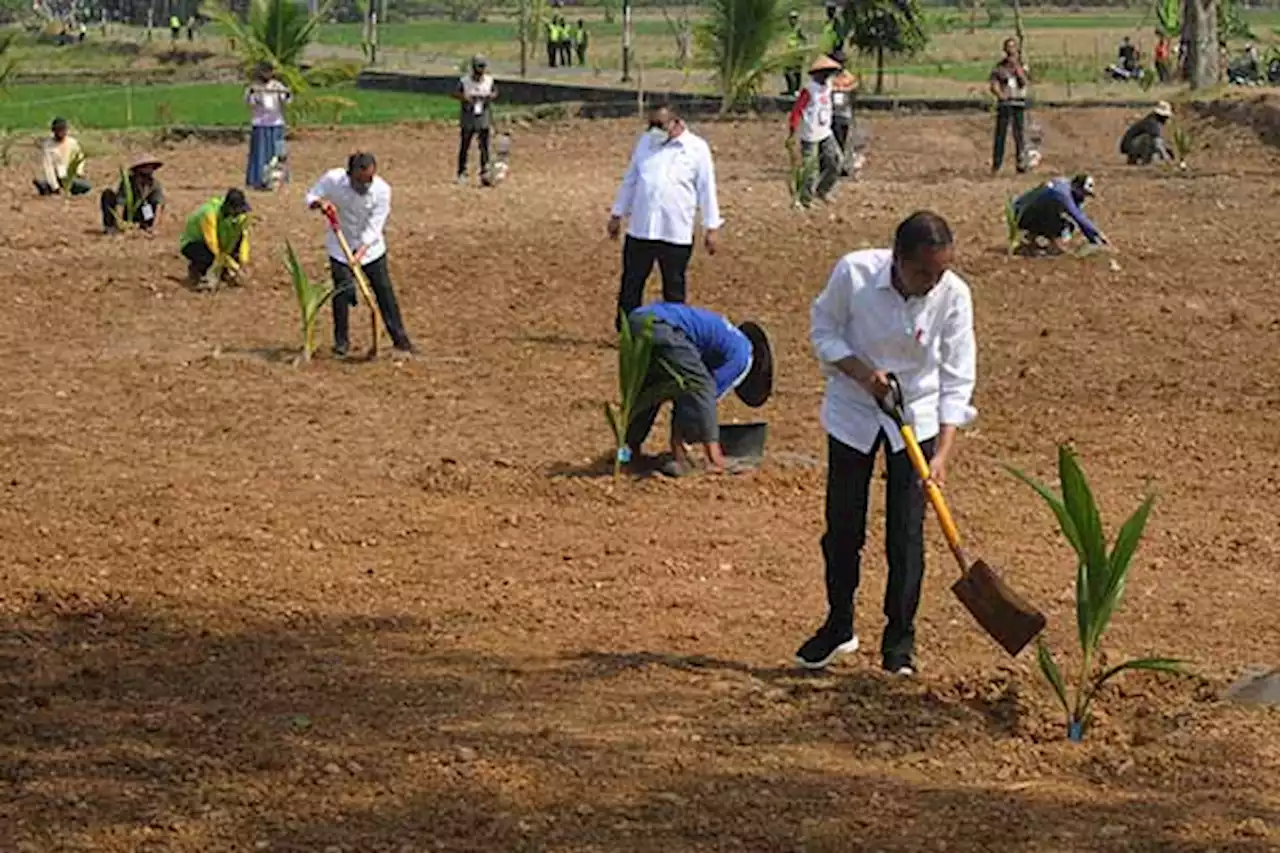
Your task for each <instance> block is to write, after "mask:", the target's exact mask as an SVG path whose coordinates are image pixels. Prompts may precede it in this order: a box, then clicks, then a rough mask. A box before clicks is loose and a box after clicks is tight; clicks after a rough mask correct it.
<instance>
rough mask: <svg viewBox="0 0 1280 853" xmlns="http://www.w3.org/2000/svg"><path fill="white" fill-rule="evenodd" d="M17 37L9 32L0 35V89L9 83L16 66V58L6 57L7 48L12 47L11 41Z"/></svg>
mask: <svg viewBox="0 0 1280 853" xmlns="http://www.w3.org/2000/svg"><path fill="white" fill-rule="evenodd" d="M17 38H18V34H17V33H9V34H8V35H6V36H3V37H0V89H4V88H6V87H7V86H8V85H9V78H10V77H12V76H13V71H14V69H15V68H17V67H18V60H16V59H11V58H9V57H6V56H5V54H7V53H8V52H9V48H11V47H13V42H14V40H16V39H17Z"/></svg>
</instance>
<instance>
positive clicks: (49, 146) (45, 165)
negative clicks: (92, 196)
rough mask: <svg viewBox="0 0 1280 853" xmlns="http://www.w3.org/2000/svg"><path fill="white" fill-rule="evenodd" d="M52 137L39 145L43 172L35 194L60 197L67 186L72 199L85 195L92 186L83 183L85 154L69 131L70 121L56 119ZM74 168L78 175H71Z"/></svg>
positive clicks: (46, 138) (85, 182) (51, 126)
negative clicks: (59, 194) (64, 186)
mask: <svg viewBox="0 0 1280 853" xmlns="http://www.w3.org/2000/svg"><path fill="white" fill-rule="evenodd" d="M50 133H51V134H52V135H51V136H47V137H45V138H44V139H43V140H41V142H40V157H41V170H40V177H38V178H36V179H35V185H36V192H38V193H40V195H57V194H58V193H60V192H62V185H63V183H64V182H67V179H68V178H70V181H69V182H68V189H69V190H70V193H71V195H84V194H85V193H87V192H88V191H89V183H88V181H86V180H84V177H83V176H84V150H83V149H81V147H80V143H79V142H77V141H76V138H75V137H74V136H71V135H69V133H68V131H67V120H66V119H65V118H55V119H54V120H53V124H52V125H50ZM72 167H74V168H75V173H74V174H71V173H70V172H71V169H72Z"/></svg>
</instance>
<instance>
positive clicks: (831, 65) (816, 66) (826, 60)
mask: <svg viewBox="0 0 1280 853" xmlns="http://www.w3.org/2000/svg"><path fill="white" fill-rule="evenodd" d="M839 70H840V63H839V62H836V61H835V60H834V59H832V58H831V57H829V56H827V55H825V54H824V55H822V56H819V57H818V58H817V59H815V60H814V61H813V64H812V65H810V66H809V73H810V74H816V73H818V72H819V71H839Z"/></svg>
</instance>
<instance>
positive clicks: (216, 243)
mask: <svg viewBox="0 0 1280 853" xmlns="http://www.w3.org/2000/svg"><path fill="white" fill-rule="evenodd" d="M222 202H223V199H222V198H221V197H218V198H211V199H209V200H208V201H206V202H205V203H204V204H202V205H200V206H199V207H198V208H196V210H195V212H194V213H192V214H191V215H190V216H188V217H187V224H186V227H184V228H183V229H182V237H181V238H180V239H179V240H178V248H179V249H185V248H186V247H187V246H190V245H191V244H192V243H204V244H205V245H206V246H208V247H209V251H211V252H213V254H214V256H215V257H216V256H217V255H218V254H219V253H221V252H227V251H230V250H231V249H233V248H234V247H235V243H236V241H237V240H238V241H239V242H240V251H239V252H237V253H236V255H237V256H238V257H237V259H238V260H239V261H240V263H242V264H244V263H248V262H249V229H248V225H247V217H242V216H236V217H232V218H226V217H224V216H223V215H222Z"/></svg>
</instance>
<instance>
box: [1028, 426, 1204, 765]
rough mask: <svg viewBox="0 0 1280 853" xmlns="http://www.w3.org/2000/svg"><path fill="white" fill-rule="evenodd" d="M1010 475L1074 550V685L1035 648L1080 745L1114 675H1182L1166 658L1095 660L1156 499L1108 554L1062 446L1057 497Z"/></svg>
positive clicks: (1094, 511) (1178, 664) (1041, 646)
mask: <svg viewBox="0 0 1280 853" xmlns="http://www.w3.org/2000/svg"><path fill="white" fill-rule="evenodd" d="M1009 471H1010V472H1011V473H1013V475H1014V476H1015V477H1017V478H1018V479H1019V480H1021V481H1022V482H1024V483H1026V484H1027V485H1029V486H1030V487H1031V488H1032V489H1034V490H1035V491H1036V493H1037V494H1038V495H1040V497H1041V498H1043V499H1044V501H1045V503H1047V504H1048V505H1049V507H1050V508H1051V509H1052V510H1053V514H1054V515H1055V516H1056V517H1057V519H1058V527H1059V529H1060V530H1061V532H1062V535H1063V537H1064V538H1065V539H1066V540H1067V542H1068V543H1070V545H1071V547H1072V549H1073V550H1074V551H1075V552H1076V633H1077V640H1078V643H1079V646H1080V661H1079V667H1078V670H1077V674H1076V677H1075V681H1074V683H1073V684H1071V685H1068V684H1067V681H1066V679H1065V678H1064V677H1063V674H1062V670H1061V669H1060V668H1059V667H1058V663H1057V661H1056V660H1054V657H1053V653H1052V652H1051V651H1050V649H1049V646H1048V645H1047V644H1046V643H1045V642H1044V639H1043V638H1041V639H1040V640H1039V641H1038V644H1037V648H1036V660H1037V663H1038V664H1039V665H1040V671H1041V673H1043V674H1044V677H1045V679H1046V680H1047V681H1048V682H1049V685H1050V686H1051V687H1052V688H1053V692H1054V694H1055V695H1056V696H1057V697H1058V701H1059V702H1060V703H1061V705H1062V710H1063V712H1064V713H1065V714H1066V717H1067V737H1068V739H1069V740H1071V741H1074V742H1079V741H1081V740H1083V739H1084V733H1085V730H1086V729H1087V728H1088V727H1089V722H1090V720H1091V718H1092V713H1093V710H1092V706H1093V701H1094V699H1095V698H1096V697H1097V695H1098V692H1099V691H1100V690H1101V689H1102V688H1103V687H1104V686H1105V685H1106V684H1107V682H1109V681H1110V680H1111V679H1113V678H1115V677H1116V676H1117V675H1119V674H1121V673H1122V672H1126V671H1129V670H1149V671H1156V672H1175V673H1185V669H1184V668H1183V662H1182V661H1180V660H1178V659H1176V658H1170V657H1154V656H1153V657H1143V658H1133V659H1131V660H1127V661H1125V662H1124V663H1121V664H1117V665H1115V666H1112V667H1109V668H1106V669H1103V668H1101V667H1100V666H1099V665H1098V664H1097V662H1096V661H1097V659H1098V657H1099V652H1100V649H1101V645H1102V635H1103V633H1104V632H1105V631H1106V630H1107V626H1108V625H1109V624H1110V623H1111V617H1112V616H1113V615H1114V614H1115V612H1116V610H1117V609H1118V608H1119V606H1120V600H1121V599H1122V598H1123V596H1124V590H1125V584H1126V583H1127V581H1128V579H1129V569H1130V566H1131V564H1132V560H1133V555H1134V553H1135V552H1136V551H1137V550H1138V545H1139V543H1140V542H1141V541H1142V534H1143V531H1144V530H1145V528H1146V525H1147V518H1148V516H1149V515H1150V514H1151V509H1152V507H1153V506H1154V505H1155V496H1154V495H1148V496H1147V497H1146V499H1145V500H1143V502H1142V503H1141V504H1140V505H1139V506H1138V508H1137V510H1135V511H1134V513H1133V515H1131V516H1129V518H1128V520H1127V521H1125V523H1124V524H1123V525H1122V526H1121V527H1120V532H1119V533H1118V534H1116V538H1115V542H1114V543H1113V544H1112V545H1111V548H1110V550H1109V551H1108V548H1107V537H1106V534H1104V533H1103V530H1102V519H1101V517H1100V516H1099V514H1098V506H1097V504H1096V503H1095V502H1094V499H1093V492H1092V490H1091V489H1090V488H1089V483H1088V481H1087V480H1086V479H1085V476H1084V472H1083V471H1082V470H1081V468H1080V464H1079V462H1078V461H1077V460H1076V456H1075V453H1073V452H1072V450H1071V449H1070V448H1069V447H1067V446H1065V445H1062V446H1059V448H1058V480H1059V484H1060V487H1061V489H1062V495H1061V497H1059V496H1058V495H1057V494H1056V493H1054V492H1053V491H1052V490H1051V489H1050V488H1049V487H1048V486H1046V485H1045V484H1043V483H1041V482H1040V481H1038V480H1035V479H1033V478H1032V477H1029V476H1027V475H1026V474H1024V473H1023V472H1021V471H1019V470H1017V469H1014V468H1010V469H1009Z"/></svg>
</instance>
